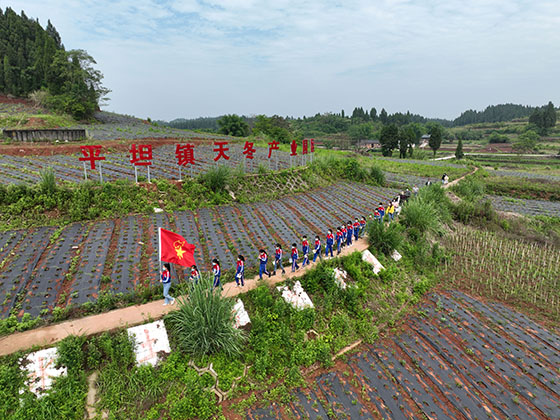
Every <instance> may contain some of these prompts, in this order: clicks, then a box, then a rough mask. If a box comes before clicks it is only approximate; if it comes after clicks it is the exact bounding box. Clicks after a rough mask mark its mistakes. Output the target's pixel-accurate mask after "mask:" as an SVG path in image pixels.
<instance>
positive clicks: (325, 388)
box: [247, 292, 560, 419]
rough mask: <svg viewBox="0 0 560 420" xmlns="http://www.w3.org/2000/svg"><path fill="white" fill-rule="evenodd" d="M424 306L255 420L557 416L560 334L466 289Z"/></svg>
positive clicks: (256, 412)
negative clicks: (399, 329) (399, 326)
mask: <svg viewBox="0 0 560 420" xmlns="http://www.w3.org/2000/svg"><path fill="white" fill-rule="evenodd" d="M418 313H419V314H421V316H414V317H412V318H410V319H409V320H408V322H407V323H406V324H405V325H404V326H403V328H402V333H401V334H400V335H398V336H393V337H391V338H387V339H385V340H383V341H381V342H379V343H376V344H375V345H374V346H369V347H368V349H367V350H365V351H362V352H360V353H358V354H356V355H354V356H352V357H350V359H349V361H348V362H344V364H342V365H338V367H337V368H336V370H334V371H331V372H327V373H324V374H322V375H320V376H318V377H317V378H316V380H315V384H314V386H312V387H311V388H309V389H299V390H297V391H296V392H294V393H293V398H292V399H291V401H290V402H289V403H287V404H286V405H284V406H279V405H277V404H274V405H272V406H270V407H265V408H262V407H260V408H252V409H251V410H250V411H249V413H248V416H247V418H250V419H279V418H298V419H303V418H325V419H326V418H351V419H354V418H361V419H372V418H398V419H413V418H438V419H439V418H454V419H476V418H479V419H482V418H511V419H513V418H517V419H542V418H551V419H552V418H559V416H560V381H558V369H559V367H560V336H558V335H556V334H554V333H552V332H550V331H548V330H546V329H544V328H543V327H541V326H540V325H539V324H537V323H535V322H533V321H531V320H529V319H528V318H526V317H525V316H523V315H521V314H519V313H516V312H513V311H511V310H510V309H508V308H506V307H505V306H503V305H501V304H495V303H494V304H492V303H490V304H484V303H482V302H480V301H479V300H476V299H473V298H471V297H469V296H468V295H465V294H463V293H460V292H451V293H450V294H448V295H447V294H437V295H436V294H434V295H431V296H430V299H429V301H428V302H427V303H425V304H424V305H423V306H422V308H421V309H420V311H419V312H418Z"/></svg>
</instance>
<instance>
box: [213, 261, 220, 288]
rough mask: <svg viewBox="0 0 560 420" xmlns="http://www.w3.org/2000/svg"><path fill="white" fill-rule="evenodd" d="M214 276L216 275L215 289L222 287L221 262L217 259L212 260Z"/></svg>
mask: <svg viewBox="0 0 560 420" xmlns="http://www.w3.org/2000/svg"><path fill="white" fill-rule="evenodd" d="M212 274H214V288H216V287H221V284H220V276H221V275H222V270H221V268H220V261H218V259H217V258H214V259H213V260H212Z"/></svg>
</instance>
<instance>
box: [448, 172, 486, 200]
mask: <svg viewBox="0 0 560 420" xmlns="http://www.w3.org/2000/svg"><path fill="white" fill-rule="evenodd" d="M451 189H452V190H453V192H455V193H457V194H458V195H459V196H461V197H463V198H466V199H467V200H473V199H475V198H477V197H481V196H483V195H484V184H483V183H482V182H481V181H479V180H478V179H475V178H473V177H469V178H465V179H463V180H461V181H460V182H459V183H458V184H457V185H454V186H453V187H451Z"/></svg>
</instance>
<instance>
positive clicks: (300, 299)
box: [277, 280, 314, 310]
mask: <svg viewBox="0 0 560 420" xmlns="http://www.w3.org/2000/svg"><path fill="white" fill-rule="evenodd" d="M277 289H278V291H279V292H280V293H282V298H283V299H284V300H285V301H286V302H287V303H289V304H290V305H292V307H294V308H295V309H298V310H302V309H305V308H313V307H314V306H313V302H311V299H310V298H309V295H308V294H307V293H306V292H305V290H303V287H301V283H300V282H299V280H298V281H296V282H295V284H294V289H293V291H292V290H290V289H289V288H288V286H279V287H277Z"/></svg>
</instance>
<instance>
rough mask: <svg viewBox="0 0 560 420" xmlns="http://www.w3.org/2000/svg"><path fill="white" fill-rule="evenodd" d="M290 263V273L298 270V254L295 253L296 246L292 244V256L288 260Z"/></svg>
mask: <svg viewBox="0 0 560 420" xmlns="http://www.w3.org/2000/svg"><path fill="white" fill-rule="evenodd" d="M290 260H291V261H290V262H291V263H292V273H293V272H294V271H296V270H299V265H298V263H297V260H298V252H297V246H296V244H295V243H294V244H292V255H291V258H290Z"/></svg>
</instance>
